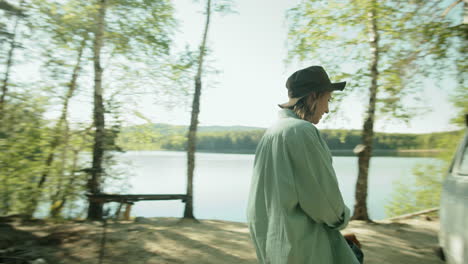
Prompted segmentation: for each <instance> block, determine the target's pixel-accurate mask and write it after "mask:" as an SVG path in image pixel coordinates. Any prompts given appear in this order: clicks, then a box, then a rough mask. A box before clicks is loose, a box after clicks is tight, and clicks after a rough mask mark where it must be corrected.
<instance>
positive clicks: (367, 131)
mask: <svg viewBox="0 0 468 264" xmlns="http://www.w3.org/2000/svg"><path fill="white" fill-rule="evenodd" d="M368 22H369V42H370V51H371V63H370V72H371V86H370V89H369V92H370V93H369V105H368V109H367V114H366V115H367V116H366V119H365V121H364V127H363V132H362V143H363V145H364V150H363V151H361V152H360V153H359V160H358V165H359V174H358V179H357V182H356V204H355V205H354V213H353V216H352V218H351V219H352V220H365V221H370V219H369V215H368V213H367V185H368V175H369V163H370V158H371V155H372V139H373V136H374V117H375V102H376V98H377V80H378V77H379V72H378V62H379V34H378V28H377V0H373V1H371V7H370V11H369V13H368Z"/></svg>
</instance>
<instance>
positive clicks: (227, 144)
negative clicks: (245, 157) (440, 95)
mask: <svg viewBox="0 0 468 264" xmlns="http://www.w3.org/2000/svg"><path fill="white" fill-rule="evenodd" d="M186 132H187V127H184V126H175V125H168V124H151V125H139V126H133V127H127V128H124V129H123V130H122V132H121V134H120V136H119V138H118V144H119V145H120V146H121V147H122V148H123V149H125V150H178V151H182V150H185V146H186V137H185V133H186ZM264 132H265V129H264V128H259V127H242V126H233V127H227V126H224V127H223V126H206V127H204V126H201V127H200V133H199V134H198V139H197V149H198V150H199V151H208V152H227V153H254V152H255V148H256V146H257V143H258V142H259V141H260V138H261V137H262V135H263V133H264ZM321 132H322V135H323V137H324V139H325V140H326V141H327V143H328V146H329V147H330V149H331V150H333V151H351V150H352V149H353V148H354V147H355V146H356V145H358V144H360V143H361V136H360V131H359V130H322V131H321ZM458 134H459V131H453V132H441V133H430V134H396V133H376V135H375V137H374V149H375V150H389V151H390V150H433V149H434V146H435V142H438V141H440V140H445V139H447V138H450V137H454V138H455V137H456V136H457V135H458Z"/></svg>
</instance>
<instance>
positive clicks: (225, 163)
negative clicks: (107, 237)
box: [105, 151, 435, 222]
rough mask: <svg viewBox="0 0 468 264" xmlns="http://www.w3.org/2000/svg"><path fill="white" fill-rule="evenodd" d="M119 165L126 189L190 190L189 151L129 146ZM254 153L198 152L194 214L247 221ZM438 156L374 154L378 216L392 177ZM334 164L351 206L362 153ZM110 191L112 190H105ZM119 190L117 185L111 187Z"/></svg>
mask: <svg viewBox="0 0 468 264" xmlns="http://www.w3.org/2000/svg"><path fill="white" fill-rule="evenodd" d="M116 160H117V164H119V165H118V167H117V168H116V170H119V171H122V172H124V173H126V174H125V175H128V173H131V176H130V177H129V179H128V184H125V186H124V189H122V190H118V192H121V193H124V192H125V193H131V194H183V193H185V191H186V153H185V152H177V151H128V152H125V153H119V154H117V155H116ZM253 161H254V155H251V154H221V153H196V168H195V176H194V182H193V184H194V215H195V217H196V218H198V219H220V220H229V221H236V222H246V216H245V211H246V205H247V199H248V192H249V187H250V179H251V174H252V167H253ZM434 161H435V159H434V158H428V157H412V158H408V157H373V158H372V159H371V167H370V175H369V192H368V200H367V203H368V209H369V215H370V217H371V218H372V219H374V220H379V219H383V218H386V217H387V216H386V214H385V208H384V205H385V204H387V203H388V201H389V200H390V199H391V195H392V192H393V189H394V184H393V182H394V181H396V180H400V179H402V180H403V181H404V182H405V183H407V184H412V182H413V180H414V177H413V175H412V169H413V167H414V166H415V165H417V164H429V163H433V162H434ZM333 164H334V168H335V171H336V175H337V178H338V181H339V185H340V189H341V192H342V195H343V199H344V200H345V203H346V205H347V206H348V207H349V208H350V209H351V210H352V209H353V206H354V190H355V183H356V179H357V157H342V156H339V157H334V158H333ZM105 191H111V190H105ZM112 191H116V190H112ZM183 211H184V203H182V202H181V201H180V200H177V201H154V202H153V201H142V202H137V203H136V204H135V206H134V207H133V208H132V216H143V217H158V216H159V217H161V216H163V217H169V216H170V217H181V216H182V215H183Z"/></svg>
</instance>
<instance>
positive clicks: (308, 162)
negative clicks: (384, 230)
mask: <svg viewBox="0 0 468 264" xmlns="http://www.w3.org/2000/svg"><path fill="white" fill-rule="evenodd" d="M279 116H280V118H279V120H278V122H276V123H275V124H274V125H273V126H272V127H270V128H269V129H268V130H267V131H266V133H265V135H264V136H263V137H262V139H261V140H260V143H259V144H258V146H257V150H256V153H255V161H254V172H253V177H252V180H251V188H250V193H249V201H248V206H247V221H248V224H249V229H250V235H251V238H252V241H253V243H254V245H255V249H256V251H257V257H258V260H259V262H260V263H264V264H267V263H268V264H286V263H287V264H312V263H313V264H348V263H349V264H359V261H358V260H357V259H356V257H355V256H354V254H353V252H352V251H351V249H350V247H349V246H348V244H347V243H346V240H345V239H344V238H343V236H342V235H341V233H340V232H339V230H341V229H343V228H345V227H346V225H347V224H348V221H349V217H350V211H349V208H348V207H346V205H345V204H344V202H343V198H342V197H341V193H340V189H339V187H338V181H337V179H336V176H335V171H334V169H333V167H332V156H331V154H330V150H329V149H328V147H327V145H326V143H325V141H324V140H323V138H322V137H321V135H320V133H319V131H318V130H317V128H316V127H315V126H314V125H313V124H312V123H310V122H307V121H304V120H302V119H299V117H298V116H297V115H296V114H295V113H294V112H293V111H292V110H289V109H282V110H280V112H279Z"/></svg>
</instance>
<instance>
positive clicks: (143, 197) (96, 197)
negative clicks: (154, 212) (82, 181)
mask: <svg viewBox="0 0 468 264" xmlns="http://www.w3.org/2000/svg"><path fill="white" fill-rule="evenodd" d="M86 196H88V199H90V200H92V201H95V202H99V203H103V204H104V203H108V202H117V203H120V204H119V207H118V209H117V211H116V213H115V217H116V218H119V217H120V211H121V209H122V206H123V205H124V204H125V205H126V207H125V212H124V216H123V219H124V220H130V211H131V210H132V205H133V204H134V203H135V202H139V201H159V200H182V202H183V203H185V201H186V200H187V195H186V194H106V193H100V194H87V195H86Z"/></svg>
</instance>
